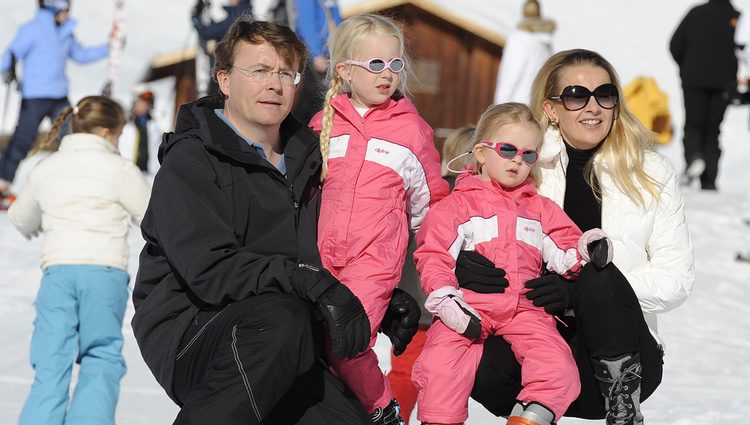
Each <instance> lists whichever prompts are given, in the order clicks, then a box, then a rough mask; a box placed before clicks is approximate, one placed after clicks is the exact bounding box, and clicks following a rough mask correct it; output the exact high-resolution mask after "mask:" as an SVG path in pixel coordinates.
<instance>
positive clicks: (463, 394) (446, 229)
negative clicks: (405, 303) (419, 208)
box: [412, 175, 581, 423]
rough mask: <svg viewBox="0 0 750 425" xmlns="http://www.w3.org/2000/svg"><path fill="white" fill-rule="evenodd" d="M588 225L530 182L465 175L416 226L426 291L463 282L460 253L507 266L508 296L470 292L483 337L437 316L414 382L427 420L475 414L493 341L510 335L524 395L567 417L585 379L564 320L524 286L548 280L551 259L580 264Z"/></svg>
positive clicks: (562, 267)
mask: <svg viewBox="0 0 750 425" xmlns="http://www.w3.org/2000/svg"><path fill="white" fill-rule="evenodd" d="M580 237H581V231H580V230H579V229H578V227H577V226H576V225H575V224H574V223H573V222H572V221H571V220H570V218H568V216H567V215H566V214H565V212H564V211H563V210H562V209H561V208H560V207H559V206H558V205H557V204H555V203H554V202H553V201H552V200H550V199H548V198H545V197H543V196H541V195H539V194H537V192H536V188H535V187H534V184H533V182H532V181H531V179H528V180H526V182H524V183H523V184H521V185H520V186H518V187H515V188H511V189H506V188H503V187H502V186H500V185H499V184H497V183H496V182H494V181H490V182H484V181H482V180H481V178H480V177H479V176H475V175H468V176H460V177H459V181H458V183H457V185H456V188H455V189H454V190H453V193H452V194H451V195H449V196H448V197H447V198H445V199H444V200H443V201H442V202H440V204H438V205H436V206H435V207H434V208H433V209H432V210H431V211H430V213H429V214H428V216H427V219H426V220H425V222H424V223H423V225H422V228H421V229H420V231H419V233H417V250H416V252H415V253H414V260H415V261H416V264H417V270H419V274H420V276H421V282H422V288H423V289H424V291H425V293H427V294H430V293H431V292H432V291H434V290H436V289H439V288H442V287H444V286H453V287H456V288H457V287H458V282H457V281H456V276H455V274H454V270H455V267H456V258H457V257H458V253H459V251H461V250H469V251H477V252H478V253H480V254H482V255H484V256H485V257H487V258H488V259H490V260H491V261H492V262H493V263H494V264H495V266H496V267H501V268H503V269H504V270H505V271H506V272H507V276H506V277H507V279H508V281H509V286H508V287H507V288H506V289H505V292H504V293H502V294H479V293H476V292H473V291H470V290H467V289H461V291H462V292H463V294H464V300H465V301H466V302H467V303H468V304H469V305H471V306H472V307H473V308H474V309H475V310H476V311H477V312H478V313H479V315H480V317H481V319H482V321H481V324H482V332H481V337H480V338H478V339H476V340H470V339H468V338H466V337H464V336H462V335H461V334H459V333H457V332H454V331H453V330H451V329H450V328H448V327H446V326H445V325H444V324H443V322H442V321H440V320H435V322H434V323H433V324H432V326H431V327H430V329H429V330H428V331H427V340H426V342H425V346H424V349H423V351H422V354H421V355H420V357H419V358H418V359H417V361H416V363H415V364H414V369H413V371H412V381H413V382H414V385H415V387H416V388H417V390H418V391H419V396H418V400H417V401H418V419H419V420H421V421H425V422H437V423H460V422H463V421H465V420H466V419H467V418H468V400H469V395H470V394H471V389H472V387H473V385H474V378H475V375H476V371H477V367H478V365H479V360H480V359H481V357H482V347H483V342H484V340H485V339H486V338H487V337H488V336H490V335H502V336H503V338H505V339H506V340H507V341H508V342H509V343H510V344H511V347H512V349H513V352H514V354H515V356H516V358H517V359H518V362H519V363H520V364H521V366H522V378H521V384H522V385H523V390H522V391H521V393H520V394H519V395H518V400H520V401H522V402H531V401H535V402H538V403H541V404H543V405H544V406H546V407H547V408H549V409H550V410H552V411H553V412H554V414H555V418H556V419H559V418H560V417H561V416H562V414H563V413H565V410H566V409H567V408H568V406H569V405H570V403H572V402H573V400H575V399H576V398H577V397H578V394H579V392H580V380H579V376H578V369H577V367H576V363H575V360H574V359H573V355H572V354H571V352H570V348H569V347H568V345H567V344H566V343H565V341H564V340H563V338H562V337H561V336H560V334H559V333H558V332H557V330H556V325H555V319H554V318H553V316H551V315H549V314H547V313H546V312H545V311H544V309H542V308H541V307H535V306H534V305H533V304H532V302H531V301H529V300H528V299H527V298H526V297H525V296H524V294H525V293H526V292H528V289H526V288H525V287H524V284H525V283H526V282H527V281H528V280H529V279H533V278H536V277H539V274H540V272H541V270H542V267H543V263H546V265H547V268H548V269H550V270H552V271H554V272H557V273H559V274H563V275H567V276H570V275H573V274H575V273H577V272H578V271H579V269H580V267H581V257H580V256H579V255H578V251H577V249H576V247H577V242H578V239H579V238H580Z"/></svg>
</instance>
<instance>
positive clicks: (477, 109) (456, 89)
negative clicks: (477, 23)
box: [385, 5, 501, 139]
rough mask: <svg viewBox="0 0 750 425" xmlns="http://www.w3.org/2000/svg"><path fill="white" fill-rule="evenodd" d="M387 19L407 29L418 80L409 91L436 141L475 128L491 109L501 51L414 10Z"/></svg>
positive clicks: (403, 9) (401, 10)
mask: <svg viewBox="0 0 750 425" xmlns="http://www.w3.org/2000/svg"><path fill="white" fill-rule="evenodd" d="M385 14H387V15H390V16H391V17H393V18H395V19H396V20H399V21H401V22H402V23H403V25H404V31H405V34H406V39H407V49H408V50H407V51H408V53H409V54H410V56H411V58H412V66H413V68H414V72H415V74H416V77H417V78H416V79H412V80H410V81H409V89H410V91H411V94H412V98H413V99H414V103H415V104H416V106H417V108H418V109H419V112H420V114H421V115H422V117H424V118H425V120H426V121H427V122H428V123H429V124H430V125H431V126H432V127H433V128H435V129H436V135H437V136H438V139H442V138H444V137H445V135H446V134H445V133H446V132H447V131H446V130H450V129H455V128H458V127H462V126H464V125H467V124H473V123H476V121H477V119H478V118H479V116H480V115H481V114H482V112H484V110H485V109H486V108H487V107H488V106H489V105H491V104H492V101H493V98H494V94H495V84H496V81H497V70H498V65H499V63H500V54H501V49H500V48H499V47H498V46H496V45H494V44H492V43H490V42H487V41H485V40H483V39H481V38H478V37H476V36H474V35H472V34H471V33H469V32H467V31H466V30H464V29H462V28H460V27H458V26H455V25H453V24H451V23H448V22H446V21H444V20H442V19H440V18H438V17H436V16H434V15H431V14H429V13H426V12H424V11H422V10H421V9H419V8H417V7H414V6H411V5H405V6H402V7H399V8H396V9H394V10H389V11H386V13H385Z"/></svg>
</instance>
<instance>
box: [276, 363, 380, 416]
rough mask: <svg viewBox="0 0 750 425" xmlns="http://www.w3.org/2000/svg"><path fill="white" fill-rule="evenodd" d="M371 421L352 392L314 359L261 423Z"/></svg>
mask: <svg viewBox="0 0 750 425" xmlns="http://www.w3.org/2000/svg"><path fill="white" fill-rule="evenodd" d="M371 423H372V421H371V420H370V416H369V415H368V414H367V412H365V409H364V407H362V404H361V403H360V402H359V400H358V399H357V397H356V396H355V395H354V393H352V392H351V390H349V389H348V388H346V386H345V385H344V383H343V382H341V381H340V380H339V379H338V378H336V377H334V376H333V375H332V374H331V372H329V371H328V368H327V367H326V366H325V365H324V364H322V362H315V363H314V364H313V365H312V367H311V368H310V369H309V370H308V371H307V372H305V373H304V374H303V375H301V376H300V377H298V378H297V379H296V380H295V381H294V383H293V384H292V386H291V388H290V390H289V391H288V392H287V393H286V394H285V395H284V397H283V398H282V399H281V400H279V402H278V404H276V407H274V409H273V411H271V414H270V415H269V417H268V418H267V419H265V420H264V421H263V424H264V425H289V424H297V425H332V424H347V425H349V424H351V425H370V424H371Z"/></svg>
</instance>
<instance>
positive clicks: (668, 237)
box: [472, 50, 694, 425]
mask: <svg viewBox="0 0 750 425" xmlns="http://www.w3.org/2000/svg"><path fill="white" fill-rule="evenodd" d="M621 93H622V90H621V86H620V82H619V79H618V77H617V74H616V73H615V70H614V68H613V67H612V65H611V64H610V63H609V62H607V61H606V60H605V59H604V58H603V57H602V56H600V55H599V54H597V53H595V52H592V51H588V50H568V51H563V52H560V53H557V54H556V55H554V56H552V57H551V58H550V59H549V60H548V61H547V62H546V64H545V65H544V66H543V67H542V69H541V70H540V71H539V74H538V75H537V77H536V80H535V82H534V85H533V89H532V95H531V109H532V111H533V112H534V116H535V117H536V118H537V119H538V120H539V121H540V123H541V125H542V129H543V130H544V132H545V134H544V143H543V145H542V148H541V150H540V155H539V162H540V165H539V171H540V173H539V178H540V184H539V193H541V194H542V195H545V196H548V197H550V198H551V199H552V200H554V201H555V202H556V203H557V204H558V205H560V206H562V207H563V209H564V210H565V212H566V213H567V214H568V216H570V218H571V219H572V220H573V221H574V222H575V223H576V224H577V225H578V226H579V227H580V228H581V230H584V231H586V230H588V229H592V228H597V227H601V228H602V229H603V230H604V231H605V232H606V234H607V236H608V238H609V239H610V240H611V241H612V244H613V247H614V249H613V253H614V259H613V261H612V264H610V265H609V266H607V267H605V268H603V269H602V270H597V269H596V268H593V267H589V266H586V267H584V268H583V270H582V272H581V274H580V276H579V278H578V280H577V281H576V282H575V283H574V284H570V282H568V281H566V280H565V279H563V278H561V277H559V276H557V275H547V276H543V277H541V278H538V279H534V280H532V281H529V282H527V283H526V286H527V287H529V288H531V291H530V292H528V293H527V294H526V297H527V298H529V299H531V300H533V302H534V305H537V306H540V307H544V308H545V310H547V311H548V312H550V313H557V314H562V313H563V312H572V313H574V317H570V316H566V317H565V318H564V320H565V321H566V322H568V325H569V327H568V328H560V329H562V334H563V336H564V337H565V338H566V339H567V340H568V343H569V344H570V347H571V349H572V352H573V355H574V357H575V358H576V363H577V364H578V368H579V374H580V377H581V394H580V396H579V397H578V398H577V399H576V400H575V401H574V402H573V403H572V404H571V406H570V407H569V409H568V410H567V412H566V413H565V415H567V416H575V417H581V418H586V419H601V418H606V423H607V424H608V425H613V424H642V423H643V415H642V413H641V411H640V402H641V401H643V400H645V399H646V398H648V397H649V396H650V395H651V394H652V393H653V392H654V390H655V389H656V387H657V386H658V385H659V383H660V382H661V377H662V358H663V355H664V345H663V343H662V341H661V339H659V337H658V335H657V332H656V330H657V328H656V315H657V314H660V313H665V312H667V311H669V310H672V309H674V308H676V307H678V306H679V305H680V304H682V303H683V302H684V301H685V299H686V298H687V297H688V295H689V294H690V292H691V290H692V288H693V281H694V266H693V249H692V242H691V240H690V235H689V234H688V229H687V224H686V223H685V214H684V209H683V201H682V195H681V192H680V190H679V188H678V182H677V178H676V174H675V171H674V168H673V167H672V165H671V164H670V162H669V161H668V160H667V159H666V158H664V157H662V156H661V155H659V154H657V153H655V152H654V151H653V150H651V148H650V145H651V143H650V138H651V135H650V134H649V133H648V132H647V131H646V130H645V129H644V128H643V126H642V125H641V124H640V123H639V122H638V121H637V120H636V118H634V116H633V115H632V114H631V113H630V112H629V111H628V108H627V106H626V105H625V103H624V102H623V99H622V97H621ZM521 383H522V378H521V372H520V366H519V364H518V362H517V361H516V359H515V357H514V356H513V353H512V351H511V348H510V346H509V345H508V343H507V342H505V341H504V340H503V339H502V338H494V337H491V338H489V339H488V340H487V341H486V343H485V346H484V354H483V357H482V362H481V363H480V366H479V369H478V372H477V379H476V383H475V387H474V390H473V393H472V397H473V398H474V399H476V400H478V401H480V402H481V403H482V404H483V405H484V406H485V407H486V408H488V409H489V410H490V411H491V412H492V413H494V414H496V415H498V416H500V415H507V414H509V413H510V411H511V409H512V408H513V406H514V405H515V403H516V396H515V395H516V394H517V392H518V390H519V389H520V388H521Z"/></svg>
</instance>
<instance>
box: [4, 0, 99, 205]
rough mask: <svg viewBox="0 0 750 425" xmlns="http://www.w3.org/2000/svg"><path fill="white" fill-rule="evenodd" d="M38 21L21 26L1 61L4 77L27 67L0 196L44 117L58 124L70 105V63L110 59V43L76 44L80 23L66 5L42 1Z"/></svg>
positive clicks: (56, 0)
mask: <svg viewBox="0 0 750 425" xmlns="http://www.w3.org/2000/svg"><path fill="white" fill-rule="evenodd" d="M39 6H40V7H39V10H38V11H37V14H36V16H35V17H34V19H33V20H31V21H29V22H27V23H26V24H24V25H22V26H21V27H20V28H19V29H18V32H17V33H16V36H15V38H14V39H13V41H12V42H11V44H10V46H8V48H7V49H6V50H5V51H4V52H3V54H2V57H1V58H0V73H3V75H4V76H6V80H7V79H8V78H9V76H10V75H14V71H15V70H14V69H12V66H11V64H14V63H15V62H16V61H17V62H23V76H22V77H21V82H20V87H21V111H20V114H19V117H18V125H17V126H16V130H15V132H14V133H13V137H11V139H10V142H9V143H8V147H7V149H6V151H5V153H4V154H3V157H2V161H0V192H5V191H7V188H8V185H9V183H8V182H11V181H13V176H14V175H15V174H16V169H17V168H18V163H19V162H21V160H22V159H23V158H24V157H25V156H26V154H27V153H28V151H29V149H30V148H31V146H32V145H33V143H34V140H35V139H36V136H37V131H38V129H39V124H41V122H42V120H43V119H44V117H49V118H50V119H53V118H54V117H56V116H57V115H58V113H59V112H60V111H62V110H63V109H64V108H66V107H68V106H70V103H69V102H68V78H67V77H66V76H65V63H66V61H67V60H68V58H70V59H72V60H74V61H75V62H77V63H89V62H94V61H97V60H100V59H103V58H105V57H106V56H107V54H108V52H109V47H108V45H107V43H105V44H101V45H99V46H93V47H84V46H82V45H81V44H80V43H78V41H77V40H76V39H75V36H74V35H73V30H74V29H75V27H76V25H77V21H76V20H75V19H72V18H70V17H69V13H70V2H69V1H67V0H40V2H39Z"/></svg>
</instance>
